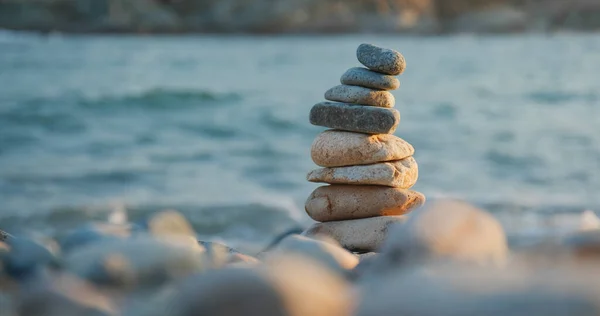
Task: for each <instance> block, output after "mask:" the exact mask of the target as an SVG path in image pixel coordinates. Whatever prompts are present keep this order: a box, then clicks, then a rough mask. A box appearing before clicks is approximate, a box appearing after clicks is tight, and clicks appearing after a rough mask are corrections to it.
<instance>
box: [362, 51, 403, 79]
mask: <svg viewBox="0 0 600 316" xmlns="http://www.w3.org/2000/svg"><path fill="white" fill-rule="evenodd" d="M356 57H357V58H358V61H360V63H361V64H363V65H365V66H366V67H367V68H369V69H371V70H374V71H377V72H380V73H384V74H388V75H394V76H396V75H399V74H401V73H402V72H403V71H404V69H405V68H406V61H405V60H404V56H402V54H400V53H399V52H397V51H395V50H391V49H387V48H381V47H377V46H375V45H371V44H361V45H360V46H358V49H357V50H356Z"/></svg>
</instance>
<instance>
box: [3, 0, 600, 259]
mask: <svg viewBox="0 0 600 316" xmlns="http://www.w3.org/2000/svg"><path fill="white" fill-rule="evenodd" d="M0 28H4V29H5V30H4V31H0V227H1V228H2V229H6V230H8V231H16V230H19V229H22V228H27V229H35V230H39V231H52V230H63V229H66V228H69V227H72V226H74V225H76V224H80V223H81V222H82V221H88V220H91V219H106V217H107V216H108V215H109V214H110V213H111V212H115V211H117V212H126V213H127V214H128V216H129V217H130V218H131V219H132V220H135V219H138V218H141V217H143V216H145V214H148V213H149V212H152V211H156V210H160V209H162V208H175V209H177V210H180V211H182V212H183V213H184V214H185V215H186V216H187V217H188V218H189V219H190V220H191V221H192V223H193V224H194V226H195V228H196V230H197V231H198V232H199V233H200V234H202V235H203V236H205V237H206V238H207V239H210V238H218V239H223V240H225V241H226V242H227V243H228V244H231V245H233V246H236V247H241V248H242V249H244V247H260V246H262V245H264V244H265V243H267V242H268V241H269V240H270V239H271V238H272V237H273V236H274V235H275V234H277V233H279V232H282V231H284V230H286V229H288V228H290V227H294V226H296V225H300V226H303V225H306V224H308V223H309V222H310V220H309V218H308V216H306V215H305V214H304V211H303V204H304V200H305V199H306V197H307V196H308V195H309V194H310V192H311V191H312V190H313V189H314V188H316V187H317V186H318V185H317V184H312V183H308V182H306V180H305V176H306V173H307V172H308V171H310V170H311V169H313V168H315V167H316V166H315V165H314V164H313V163H312V161H311V159H310V145H311V143H312V140H313V139H314V137H315V136H316V135H317V133H319V132H320V131H321V130H323V129H322V128H318V127H314V126H311V125H310V124H309V122H308V113H309V111H310V108H311V107H312V106H313V105H314V104H315V103H317V102H320V101H322V100H323V93H324V92H325V91H326V90H327V89H329V88H330V87H332V86H334V85H337V84H339V77H340V76H341V75H342V73H344V72H345V70H346V69H347V68H350V67H354V66H358V65H359V63H358V61H357V60H356V56H355V50H356V47H357V46H358V45H359V44H361V43H363V42H367V43H373V44H376V45H380V46H384V47H389V48H393V49H397V50H399V51H400V52H402V53H403V54H404V55H405V57H406V59H407V62H408V68H407V70H406V72H405V73H404V74H403V75H402V76H401V77H400V80H401V83H402V85H401V87H400V89H399V90H397V91H394V95H395V96H396V99H397V104H396V107H397V108H398V109H399V110H400V112H401V113H402V122H401V123H400V127H399V128H398V131H397V132H396V135H398V136H400V137H402V138H404V139H406V140H407V141H409V142H410V143H412V144H413V145H414V147H415V148H416V154H415V157H416V159H417V161H418V162H419V165H420V179H419V182H418V183H417V185H416V186H415V189H416V190H418V191H421V192H424V193H425V194H426V195H427V196H428V198H429V199H435V198H437V197H442V196H444V197H447V196H452V197H459V198H465V199H467V200H469V201H471V202H473V203H476V204H478V205H481V206H483V207H486V208H487V209H489V210H491V211H492V212H494V213H495V214H496V215H497V216H498V217H499V218H500V219H501V220H502V222H503V224H504V225H505V228H506V230H507V232H508V234H509V236H515V235H521V236H522V235H531V234H533V235H535V234H539V233H543V232H547V231H549V230H550V231H553V232H560V231H561V229H563V228H564V227H565V226H568V225H576V222H577V220H578V218H579V216H580V214H581V212H582V211H584V210H586V209H591V210H600V194H598V192H599V189H600V145H599V144H600V133H599V127H598V126H599V124H600V83H599V80H598V79H599V75H598V74H599V73H600V35H599V34H597V33H594V32H579V31H594V30H598V29H600V1H598V0H594V1H581V0H562V1H560V0H554V1H550V0H531V1H525V0H512V1H511V0H437V1H436V0H395V1H391V0H389V1H385V0H381V1H376V0H371V1H367V0H362V1H359V0H354V1H333V0H279V1H274V0H270V1H268V0H252V1H250V0H220V1H216V0H210V1H209V0H206V1H203V0H196V1H193V0H161V1H158V0H0ZM23 31H30V32H23ZM31 31H42V32H43V33H37V32H31ZM575 31H578V32H575ZM115 32H119V33H127V34H119V35H115V34H112V35H111V34H107V33H115ZM44 33H46V34H45V35H44ZM70 33H77V34H70ZM90 33H102V34H90ZM141 33H145V34H144V36H139V35H140V34H141ZM148 33H173V34H170V35H169V36H164V35H160V36H159V35H151V34H148ZM179 33H196V34H179ZM221 33H223V34H221ZM225 33H227V35H224V34H225ZM241 33H244V34H241ZM258 33H260V34H258ZM265 33H268V34H269V35H265ZM490 33H501V34H490ZM506 33H511V34H506ZM274 34H276V35H274ZM407 34H408V35H407ZM417 35H418V36H417Z"/></svg>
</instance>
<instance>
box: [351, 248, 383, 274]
mask: <svg viewBox="0 0 600 316" xmlns="http://www.w3.org/2000/svg"><path fill="white" fill-rule="evenodd" d="M377 256H379V254H378V253H376V252H367V253H363V254H360V255H359V258H360V261H359V262H358V264H357V265H356V267H355V268H354V269H353V270H352V273H351V277H352V279H354V280H357V279H360V278H361V277H362V276H363V275H364V274H365V273H366V272H368V271H369V270H370V269H371V266H372V265H373V262H375V261H376V260H377Z"/></svg>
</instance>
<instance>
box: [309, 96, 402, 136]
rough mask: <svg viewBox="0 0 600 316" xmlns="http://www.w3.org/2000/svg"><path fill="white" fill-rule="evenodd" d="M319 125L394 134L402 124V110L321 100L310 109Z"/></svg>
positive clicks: (370, 132)
mask: <svg viewBox="0 0 600 316" xmlns="http://www.w3.org/2000/svg"><path fill="white" fill-rule="evenodd" d="M309 119H310V123H311V124H313V125H317V126H323V127H329V128H335V129H339V130H344V131H351V132H359V133H367V134H392V133H393V132H394V131H396V128H397V127H398V124H400V112H398V110H396V109H387V108H380V107H373V106H360V105H352V104H346V103H336V102H321V103H318V104H316V105H315V106H313V108H312V109H311V110H310V118H309Z"/></svg>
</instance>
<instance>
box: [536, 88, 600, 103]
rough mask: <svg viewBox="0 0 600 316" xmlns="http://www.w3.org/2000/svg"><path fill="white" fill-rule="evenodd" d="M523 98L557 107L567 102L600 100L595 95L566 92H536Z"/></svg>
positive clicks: (599, 97)
mask: <svg viewBox="0 0 600 316" xmlns="http://www.w3.org/2000/svg"><path fill="white" fill-rule="evenodd" d="M525 97H526V98H527V99H529V100H532V101H534V102H537V103H542V104H548V105H558V104H563V103H568V102H585V103H594V102H597V101H598V100H599V99H600V96H599V95H598V94H596V93H593V92H589V93H574V92H566V91H537V92H532V93H528V94H526V95H525Z"/></svg>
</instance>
